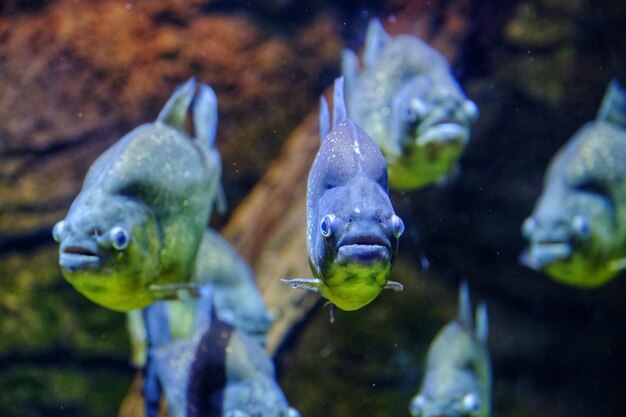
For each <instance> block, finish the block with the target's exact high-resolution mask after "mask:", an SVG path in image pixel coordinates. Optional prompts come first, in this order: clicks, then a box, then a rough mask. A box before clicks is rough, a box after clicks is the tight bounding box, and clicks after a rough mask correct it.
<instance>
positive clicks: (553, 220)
mask: <svg viewBox="0 0 626 417" xmlns="http://www.w3.org/2000/svg"><path fill="white" fill-rule="evenodd" d="M569 155H570V153H568V151H567V150H566V151H564V152H561V153H560V154H559V155H557V157H556V158H555V160H554V162H553V163H551V166H550V167H549V169H548V174H547V175H546V180H545V185H544V190H543V192H542V195H541V196H540V198H539V200H538V201H537V204H536V206H535V209H534V211H533V213H532V214H531V216H530V217H528V218H527V219H526V220H525V221H524V222H523V224H522V234H523V236H524V237H525V238H526V240H528V242H529V246H528V248H527V250H526V251H524V252H523V253H522V255H521V256H520V262H521V263H522V264H523V265H525V266H527V267H530V268H532V269H535V270H540V271H543V272H545V273H547V274H548V275H550V276H551V277H553V278H555V279H556V280H558V281H560V282H563V283H567V284H570V285H574V286H579V287H596V286H600V285H602V284H604V283H605V282H607V281H608V280H610V279H611V278H612V277H613V276H615V275H616V273H617V270H616V269H615V268H614V267H612V264H611V260H613V259H615V258H619V254H616V253H618V252H619V251H620V248H621V247H622V246H623V245H622V242H621V238H620V237H619V236H620V233H619V232H618V231H619V224H618V213H617V209H616V206H615V200H616V198H615V196H614V194H613V192H612V191H611V189H612V186H611V184H610V183H609V181H606V180H603V179H602V178H598V177H596V176H594V175H590V174H589V172H587V171H586V169H585V167H584V165H583V164H579V163H574V162H575V160H574V159H572V158H570V157H569Z"/></svg>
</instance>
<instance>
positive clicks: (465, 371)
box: [409, 282, 491, 417]
mask: <svg viewBox="0 0 626 417" xmlns="http://www.w3.org/2000/svg"><path fill="white" fill-rule="evenodd" d="M458 309H459V311H458V315H457V317H456V319H454V320H453V321H451V322H450V323H448V324H447V325H446V326H445V327H444V328H443V329H441V330H440V331H439V333H438V334H437V336H436V337H435V339H434V340H433V342H432V343H431V345H430V348H429V349H428V355H427V357H426V369H425V371H424V379H423V381H422V386H421V387H420V390H419V393H418V394H417V395H416V396H415V397H413V399H412V400H411V404H410V406H409V409H410V411H411V415H412V416H413V417H488V416H489V415H490V414H491V362H490V359H489V352H488V350H487V336H488V332H489V329H488V328H489V322H488V317H487V306H486V305H485V304H480V305H479V306H478V308H477V309H476V321H475V322H474V320H473V318H472V306H471V304H470V297H469V288H468V285H467V283H466V282H464V283H462V284H461V286H460V289H459V307H458Z"/></svg>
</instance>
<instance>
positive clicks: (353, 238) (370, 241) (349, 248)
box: [337, 233, 391, 265]
mask: <svg viewBox="0 0 626 417" xmlns="http://www.w3.org/2000/svg"><path fill="white" fill-rule="evenodd" d="M390 258H391V242H390V241H389V239H388V238H387V237H386V236H384V235H381V234H377V233H372V234H354V235H348V236H344V237H342V238H341V239H339V241H338V242H337V261H338V262H339V264H341V265H346V264H352V263H359V264H364V265H371V264H373V263H377V262H380V263H385V262H388V261H389V260H390Z"/></svg>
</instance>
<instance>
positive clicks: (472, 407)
mask: <svg viewBox="0 0 626 417" xmlns="http://www.w3.org/2000/svg"><path fill="white" fill-rule="evenodd" d="M460 406H461V410H462V412H463V413H470V414H473V413H476V412H477V411H478V410H480V407H481V404H480V398H478V395H476V394H474V393H470V394H465V395H464V396H463V398H462V399H461V404H460Z"/></svg>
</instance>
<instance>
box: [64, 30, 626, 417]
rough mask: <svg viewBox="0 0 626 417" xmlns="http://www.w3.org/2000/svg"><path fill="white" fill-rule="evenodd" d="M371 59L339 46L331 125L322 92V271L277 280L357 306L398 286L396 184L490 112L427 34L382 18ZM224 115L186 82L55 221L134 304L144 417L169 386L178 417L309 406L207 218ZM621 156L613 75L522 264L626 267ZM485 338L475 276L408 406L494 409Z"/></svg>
mask: <svg viewBox="0 0 626 417" xmlns="http://www.w3.org/2000/svg"><path fill="white" fill-rule="evenodd" d="M362 61H363V66H362V68H360V65H359V58H358V57H357V55H356V53H355V52H353V51H350V50H345V51H344V52H343V56H342V72H343V76H342V77H339V78H337V79H336V80H335V83H334V90H333V112H332V125H331V115H330V111H329V107H328V103H327V102H326V99H325V98H324V96H322V97H321V100H320V114H319V129H320V148H319V151H318V153H317V155H316V157H315V160H314V162H313V164H312V166H311V168H310V171H309V176H308V181H307V204H306V219H307V222H306V245H307V254H308V260H309V265H310V268H311V271H312V274H313V277H312V278H305V277H302V278H293V279H282V281H283V282H284V283H285V284H287V285H289V286H291V287H294V288H298V289H304V290H309V291H314V292H316V293H319V294H320V295H321V297H323V298H325V299H327V300H328V302H329V303H330V304H332V305H333V306H337V307H338V308H339V309H341V310H346V311H354V310H358V309H360V308H363V307H364V306H367V305H368V304H370V303H372V302H373V301H374V300H375V299H376V298H377V297H378V296H379V295H380V294H381V292H382V291H383V290H384V289H393V290H395V291H400V290H402V288H403V286H402V284H400V283H399V282H396V281H392V280H390V279H389V278H390V275H391V270H392V266H393V262H394V259H395V257H396V254H397V251H398V245H399V239H400V237H401V236H402V234H403V232H404V223H403V221H402V220H401V219H400V217H399V216H398V215H397V214H396V213H395V211H394V207H393V204H392V199H391V198H390V195H389V187H390V186H391V188H392V189H395V190H413V189H417V188H421V187H424V186H426V185H429V184H432V183H435V182H437V181H440V180H442V179H443V178H445V177H446V176H448V175H449V174H450V172H451V171H452V170H453V168H454V167H455V165H456V164H457V163H458V160H459V158H460V156H461V155H462V153H463V151H464V149H465V148H466V146H467V145H468V142H469V139H470V136H471V133H470V131H471V126H472V124H473V123H474V121H475V120H476V119H477V117H478V108H477V106H476V105H475V104H474V102H473V101H472V100H470V99H468V98H467V97H466V96H465V94H464V92H463V90H462V89H461V87H460V85H459V82H458V81H457V80H456V79H455V78H454V76H453V74H452V72H451V70H450V66H449V64H448V62H447V61H446V59H445V58H444V57H443V56H442V55H441V54H440V53H439V52H437V51H435V50H434V49H433V48H431V47H430V46H428V45H427V44H426V43H424V42H422V41H421V40H420V39H418V38H416V37H413V36H409V35H397V36H391V35H389V34H388V33H387V32H386V31H385V30H384V28H383V26H382V24H381V22H380V21H378V20H377V19H372V20H371V22H370V23H369V27H368V30H367V35H366V42H365V48H364V52H363V58H362ZM344 80H345V84H346V85H345V87H346V88H345V94H346V98H347V103H346V100H345V99H344ZM190 109H191V110H192V115H191V116H190V115H188V113H189V111H190ZM188 118H189V120H190V121H191V125H192V126H193V132H194V135H195V137H192V136H191V135H190V134H188V133H187V132H186V130H185V125H186V120H187V119H188ZM217 122H218V115H217V98H216V95H215V93H214V92H213V90H212V89H211V88H210V87H209V86H208V85H206V84H203V83H200V84H199V85H198V83H196V81H195V80H194V79H193V78H192V79H190V80H189V81H187V82H186V83H184V84H182V85H180V86H179V87H178V88H177V89H176V90H175V91H174V93H173V95H172V96H171V98H170V99H169V100H168V101H167V102H166V104H165V106H164V107H163V109H162V111H161V112H160V114H159V115H158V117H157V119H156V120H155V122H153V123H147V124H144V125H142V126H139V127H137V128H136V129H134V130H132V131H131V132H129V133H128V134H126V135H125V136H124V137H122V138H121V139H119V141H117V142H116V143H115V144H113V145H112V146H111V147H110V148H109V149H107V150H106V151H105V152H104V153H103V154H102V155H101V156H100V157H99V158H97V159H96V161H95V162H94V163H93V164H92V166H91V167H90V169H89V171H88V172H87V174H86V177H85V180H84V183H83V186H82V189H81V190H80V192H79V194H78V195H77V196H76V198H75V200H74V201H73V203H72V204H71V206H70V208H69V211H68V213H67V215H66V217H65V218H64V219H63V220H61V221H59V222H58V223H57V224H56V225H55V226H54V228H53V230H52V234H53V237H54V239H55V241H56V242H58V244H59V265H60V268H61V272H62V274H63V276H64V278H65V279H66V280H67V281H68V282H69V283H70V284H71V285H72V286H73V287H74V288H75V289H76V290H77V291H78V292H80V293H81V294H83V295H84V296H85V297H87V298H89V299H90V300H92V301H93V302H95V303H97V304H99V305H101V306H103V307H106V308H109V309H111V310H115V311H121V312H128V320H129V322H128V323H129V325H128V327H129V330H130V337H131V342H132V346H133V362H134V363H136V364H137V365H138V366H140V367H143V368H144V375H145V378H144V379H145V385H144V394H145V398H146V415H147V416H148V417H153V416H157V415H158V413H159V410H160V398H161V396H162V395H164V396H165V397H166V398H167V402H168V408H169V413H170V415H171V416H173V417H207V416H220V417H259V416H263V417H299V416H300V414H299V412H298V411H297V410H296V409H294V408H292V407H290V406H289V404H288V402H287V399H286V398H285V395H284V393H283V391H282V389H281V388H280V386H279V385H278V384H277V382H276V376H275V370H274V366H273V364H272V362H271V359H270V358H269V356H268V354H267V352H266V351H265V350H264V348H263V346H264V340H265V335H266V334H267V331H268V329H269V328H270V326H271V324H272V315H271V314H270V313H269V311H268V310H267V307H266V306H265V303H264V301H263V298H262V296H261V294H260V292H259V289H258V288H257V286H256V283H255V278H254V274H253V272H252V270H251V268H250V266H249V265H247V264H246V263H245V261H244V260H243V259H241V257H240V256H239V255H238V254H237V252H236V251H235V250H234V249H233V248H232V247H231V246H230V245H229V244H228V242H226V241H225V240H224V239H223V238H222V237H221V236H220V235H219V233H217V232H215V231H213V230H211V229H209V228H208V227H207V225H208V222H209V219H210V217H211V214H212V210H213V208H214V206H217V207H218V208H224V207H225V198H224V192H223V190H222V189H221V169H222V166H221V158H220V155H219V153H218V152H217V149H216V147H215V137H216V130H217ZM625 158H626V92H625V91H624V89H623V88H622V87H621V86H620V85H619V83H618V82H617V81H613V82H612V83H611V84H610V85H609V87H608V89H607V92H606V94H605V97H604V99H603V101H602V104H601V106H600V109H599V111H598V114H597V116H596V119H595V120H594V121H591V122H589V123H587V124H586V125H584V126H583V127H582V128H581V129H580V130H579V131H578V132H576V133H575V135H574V136H573V137H572V138H571V139H570V140H569V142H568V143H567V144H565V145H564V146H563V147H562V149H560V150H559V151H558V153H557V154H556V155H555V157H554V159H553V160H552V162H551V163H550V166H549V167H548V170H547V174H546V177H545V183H544V190H543V193H542V194H541V196H540V197H539V199H538V201H537V204H536V206H535V209H534V211H533V213H532V214H531V215H530V217H528V218H527V219H526V221H525V222H524V223H523V225H522V233H523V235H524V237H525V238H526V239H527V240H528V241H529V247H528V249H527V250H526V251H525V252H524V253H523V254H522V255H521V256H520V262H521V263H522V264H523V265H526V266H528V267H530V268H532V269H535V270H540V271H543V272H545V273H546V274H548V275H550V276H551V277H553V278H554V279H556V280H558V281H560V282H563V283H567V284H570V285H574V286H578V287H585V288H590V287H598V286H601V285H604V284H606V283H607V282H609V281H610V280H612V279H613V278H615V277H616V276H618V275H619V273H620V272H621V271H622V270H623V269H625V268H626V204H625V203H626V180H625V179H626V168H625V167H624V166H625V164H624V163H623V159H625ZM277 278H283V277H277ZM487 336H488V317H487V308H486V305H484V304H480V305H479V306H478V308H477V310H476V314H475V317H473V314H472V308H471V305H470V301H469V289H468V286H467V284H466V283H463V284H462V285H461V287H460V290H459V301H458V315H457V317H456V318H455V319H454V320H452V321H451V322H450V323H449V324H447V325H446V326H445V327H444V328H443V329H441V331H440V332H439V333H438V334H437V336H436V337H435V339H434V340H433V342H432V344H431V346H430V348H429V350H428V354H427V357H426V365H425V368H424V371H423V380H422V384H421V387H420V389H419V392H418V393H417V394H416V395H415V397H414V398H413V399H412V400H411V402H410V405H409V411H410V413H411V415H413V416H414V417H437V416H447V417H489V416H490V415H491V389H492V387H491V364H490V359H489V352H488V348H487V344H488V340H487V338H488V337H487Z"/></svg>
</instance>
